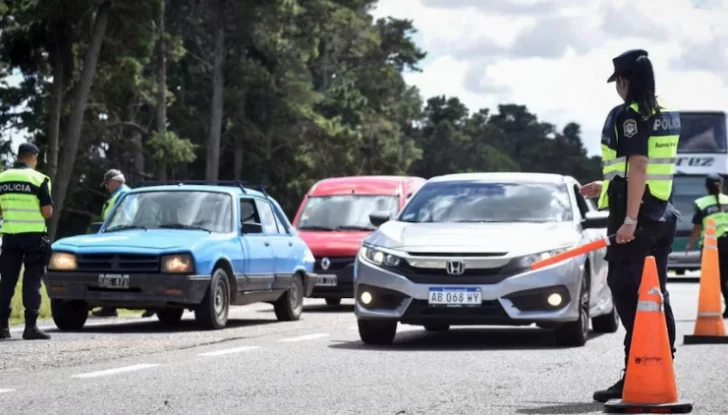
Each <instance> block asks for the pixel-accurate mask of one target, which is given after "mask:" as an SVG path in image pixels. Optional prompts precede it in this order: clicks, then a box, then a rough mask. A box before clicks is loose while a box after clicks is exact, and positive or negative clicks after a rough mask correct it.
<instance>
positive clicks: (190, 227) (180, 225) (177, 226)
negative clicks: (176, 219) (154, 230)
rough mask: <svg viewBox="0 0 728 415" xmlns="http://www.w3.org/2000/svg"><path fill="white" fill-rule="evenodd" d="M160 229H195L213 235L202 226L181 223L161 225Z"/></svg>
mask: <svg viewBox="0 0 728 415" xmlns="http://www.w3.org/2000/svg"><path fill="white" fill-rule="evenodd" d="M158 227H159V228H161V229H195V230H198V231H205V232H209V233H212V231H211V230H209V229H205V228H203V227H201V226H192V225H184V224H181V223H165V224H162V225H159V226H158Z"/></svg>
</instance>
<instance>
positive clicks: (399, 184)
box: [293, 176, 426, 305]
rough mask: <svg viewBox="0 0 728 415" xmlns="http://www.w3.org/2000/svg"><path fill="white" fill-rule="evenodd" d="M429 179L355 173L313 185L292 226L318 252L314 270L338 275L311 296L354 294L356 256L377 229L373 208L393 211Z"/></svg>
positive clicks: (333, 301)
mask: <svg viewBox="0 0 728 415" xmlns="http://www.w3.org/2000/svg"><path fill="white" fill-rule="evenodd" d="M425 182H426V180H425V179H423V178H421V177H409V176H353V177H335V178H330V179H324V180H321V181H319V182H318V183H316V184H314V185H313V187H311V190H309V192H308V194H307V195H306V197H304V199H303V201H302V202H301V206H300V207H299V208H298V212H297V213H296V217H295V218H294V219H293V226H294V227H295V228H296V230H297V231H298V235H299V236H300V237H301V238H302V239H303V240H304V242H306V244H307V245H308V247H309V248H310V249H311V252H313V255H314V257H315V258H316V262H315V263H314V272H315V273H316V274H319V275H325V274H335V275H336V285H335V286H324V285H317V286H316V287H315V288H314V290H313V294H312V297H314V298H325V299H326V303H327V304H329V305H337V304H340V303H341V299H342V298H353V297H354V284H353V274H354V258H356V255H357V252H358V251H359V247H360V246H361V243H362V241H363V240H364V238H365V237H366V236H367V235H369V233H371V232H372V231H373V230H374V229H375V228H374V226H372V224H371V223H370V222H369V214H370V213H375V212H376V213H379V212H382V213H384V212H388V213H390V214H391V215H392V217H394V215H395V214H396V213H397V212H399V210H400V209H401V208H402V207H403V206H404V204H405V202H406V201H407V199H409V197H410V196H412V194H413V193H414V192H416V191H417V190H418V189H419V188H420V187H422V185H423V184H424V183H425Z"/></svg>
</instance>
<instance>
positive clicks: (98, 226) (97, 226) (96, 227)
mask: <svg viewBox="0 0 728 415" xmlns="http://www.w3.org/2000/svg"><path fill="white" fill-rule="evenodd" d="M103 224H104V222H93V223H91V225H89V227H88V231H87V232H88V233H89V234H91V233H99V229H101V225H103Z"/></svg>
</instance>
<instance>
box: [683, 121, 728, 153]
mask: <svg viewBox="0 0 728 415" xmlns="http://www.w3.org/2000/svg"><path fill="white" fill-rule="evenodd" d="M680 126H681V130H682V131H681V134H680V141H679V143H678V146H677V148H678V150H677V151H678V153H725V152H726V147H727V144H726V141H727V140H728V138H727V137H726V119H725V114H724V113H720V112H690V111H687V112H681V113H680Z"/></svg>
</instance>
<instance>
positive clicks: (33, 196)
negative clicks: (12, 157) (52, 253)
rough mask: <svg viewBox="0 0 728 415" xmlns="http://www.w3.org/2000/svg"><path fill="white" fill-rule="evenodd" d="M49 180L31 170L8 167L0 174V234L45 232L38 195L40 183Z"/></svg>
mask: <svg viewBox="0 0 728 415" xmlns="http://www.w3.org/2000/svg"><path fill="white" fill-rule="evenodd" d="M44 181H47V182H48V191H49V192H50V189H51V179H50V178H48V176H46V175H45V174H43V173H41V172H39V171H36V170H34V169H31V168H11V169H8V170H5V171H4V172H2V173H0V208H2V211H3V212H2V214H3V226H2V230H1V232H2V233H3V234H17V233H29V232H46V231H47V229H46V220H45V218H44V217H43V215H42V214H41V213H40V200H39V199H38V193H39V191H40V187H41V186H42V185H43V182H44Z"/></svg>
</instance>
